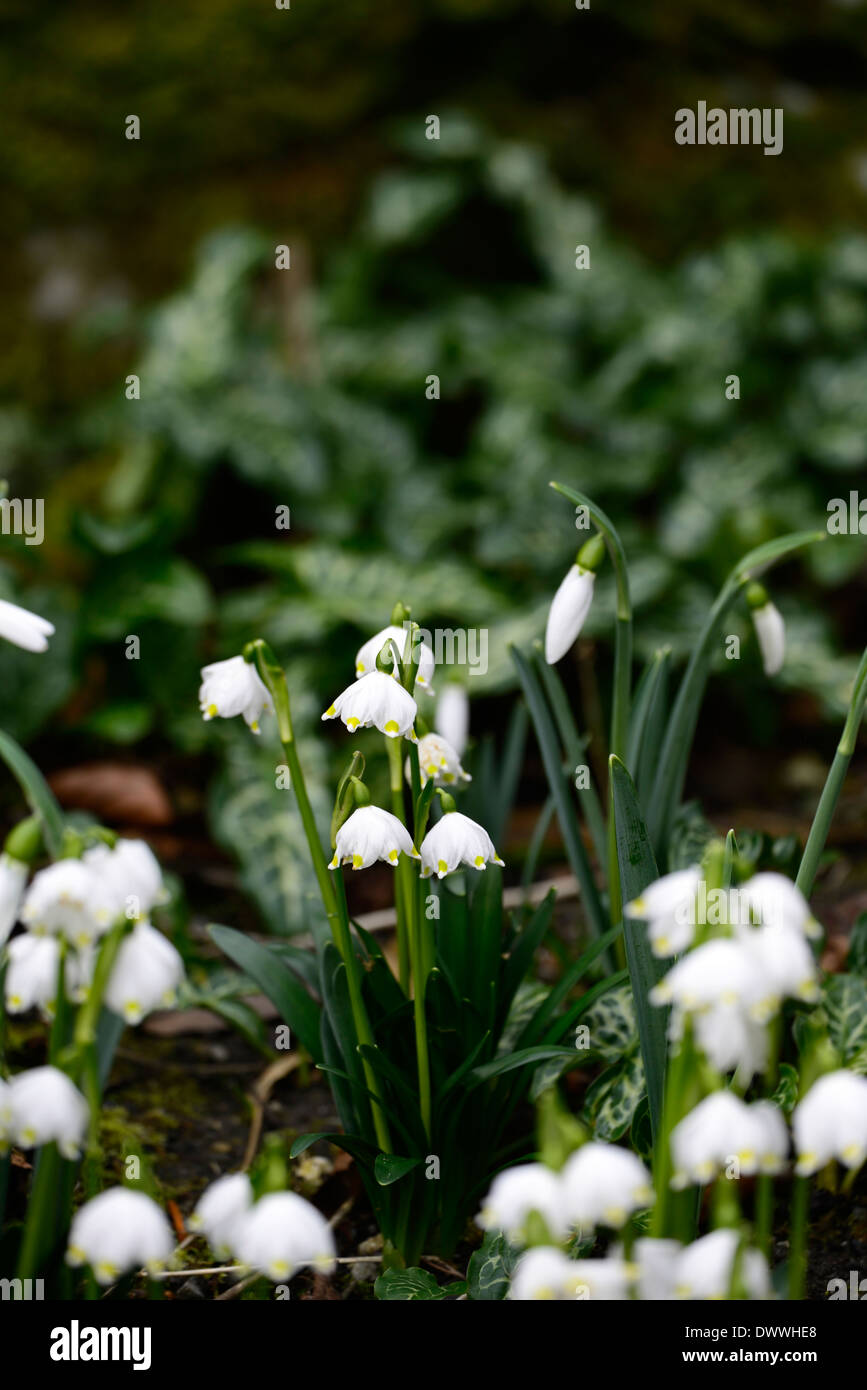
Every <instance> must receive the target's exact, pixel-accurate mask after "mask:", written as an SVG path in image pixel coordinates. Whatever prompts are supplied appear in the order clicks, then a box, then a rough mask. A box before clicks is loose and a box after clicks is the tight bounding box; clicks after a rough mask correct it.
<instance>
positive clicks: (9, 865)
mask: <svg viewBox="0 0 867 1390" xmlns="http://www.w3.org/2000/svg"><path fill="white" fill-rule="evenodd" d="M27 873H28V868H27V865H26V864H25V863H23V862H22V860H20V859H13V857H12V855H11V854H0V946H2V945H3V942H4V941H6V940H7V939H8V936H9V933H10V932H11V930H12V928H13V927H14V926H15V923H16V922H17V921H18V909H19V908H20V906H21V899H22V898H23V897H24V885H25V883H26V882H27Z"/></svg>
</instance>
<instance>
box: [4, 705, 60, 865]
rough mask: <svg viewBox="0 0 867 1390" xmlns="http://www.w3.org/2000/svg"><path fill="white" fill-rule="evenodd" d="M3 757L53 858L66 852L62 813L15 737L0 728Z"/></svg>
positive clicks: (33, 763) (36, 768)
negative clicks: (40, 829)
mask: <svg viewBox="0 0 867 1390" xmlns="http://www.w3.org/2000/svg"><path fill="white" fill-rule="evenodd" d="M0 758H2V759H3V761H4V763H5V764H6V766H7V767H8V769H9V771H10V772H11V773H12V776H13V777H14V778H15V780H16V782H17V783H18V785H19V787H20V788H21V790H22V791H23V793H24V796H25V798H26V800H27V805H28V806H29V807H30V809H31V811H32V812H33V814H34V815H36V816H38V817H39V819H40V821H41V823H42V833H43V835H44V837H45V844H46V846H47V848H48V850H49V851H50V853H51V855H52V857H53V858H55V859H56V858H57V857H58V856H59V855H60V854H61V852H62V850H63V812H62V811H61V809H60V807H59V805H58V804H57V800H56V799H55V796H54V793H53V792H52V791H51V788H50V787H49V785H48V783H47V782H46V780H45V778H44V777H43V776H42V773H41V772H40V771H39V768H38V767H37V766H36V764H35V762H34V761H33V759H32V758H31V757H30V755H29V754H28V753H25V752H24V749H23V748H22V747H21V745H20V744H19V743H16V742H15V739H14V738H10V736H9V734H7V733H4V731H3V730H2V729H0Z"/></svg>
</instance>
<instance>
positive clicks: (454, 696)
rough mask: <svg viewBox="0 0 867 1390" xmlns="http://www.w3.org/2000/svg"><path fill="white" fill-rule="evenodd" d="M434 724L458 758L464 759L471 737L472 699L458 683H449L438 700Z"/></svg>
mask: <svg viewBox="0 0 867 1390" xmlns="http://www.w3.org/2000/svg"><path fill="white" fill-rule="evenodd" d="M434 724H435V725H436V727H437V729H438V730H439V732H440V734H441V735H442V737H443V738H444V739H445V740H446V742H447V743H450V744H451V745H452V748H454V750H455V752H456V753H457V755H458V757H459V758H460V757H462V756H463V754H464V750H465V749H466V746H467V739H468V738H469V735H470V697H469V696H468V695H467V692H466V690H465V689H464V687H463V686H462V685H458V684H457V682H456V681H449V682H448V684H447V685H446V686H445V687H444V689H443V691H442V693H441V695H440V697H439V699H438V700H437V707H436V718H435V719H434Z"/></svg>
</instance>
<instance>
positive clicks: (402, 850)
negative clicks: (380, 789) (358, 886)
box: [328, 806, 420, 869]
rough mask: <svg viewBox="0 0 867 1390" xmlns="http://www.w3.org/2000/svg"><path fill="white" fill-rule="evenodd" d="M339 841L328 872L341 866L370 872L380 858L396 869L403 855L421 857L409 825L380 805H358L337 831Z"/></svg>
mask: <svg viewBox="0 0 867 1390" xmlns="http://www.w3.org/2000/svg"><path fill="white" fill-rule="evenodd" d="M336 841H337V843H336V845H335V849H334V858H333V859H332V860H331V863H330V864H329V865H328V867H329V869H336V868H338V867H339V866H340V865H341V864H351V865H352V867H353V869H367V868H369V867H370V865H371V864H375V863H376V862H377V860H380V859H381V860H382V861H383V862H384V863H386V864H391V865H392V866H393V867H394V866H395V865H396V864H397V861H398V858H399V856H400V855H401V854H408V855H409V857H410V858H411V859H419V858H420V855H419V853H418V850H417V849H416V848H415V846H414V844H413V842H412V837H411V836H410V833H409V831H408V830H407V828H406V826H405V825H404V824H403V823H402V822H401V821H399V820H398V818H397V816H393V815H392V814H391V812H390V811H384V810H382V808H381V807H379V806H359V807H358V808H357V809H356V810H355V811H353V812H352V815H351V816H350V817H349V819H348V820H346V821H344V823H343V825H342V826H341V827H340V829H339V830H338V832H337V836H336Z"/></svg>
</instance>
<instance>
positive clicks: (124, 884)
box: [81, 840, 166, 926]
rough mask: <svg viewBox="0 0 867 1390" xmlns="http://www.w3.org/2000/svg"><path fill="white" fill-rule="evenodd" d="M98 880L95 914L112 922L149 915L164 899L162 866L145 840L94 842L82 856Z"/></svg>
mask: <svg viewBox="0 0 867 1390" xmlns="http://www.w3.org/2000/svg"><path fill="white" fill-rule="evenodd" d="M81 858H82V863H83V864H85V865H86V866H87V868H88V869H90V870H91V872H92V874H93V877H94V879H95V880H96V882H97V883H98V884H99V895H98V899H97V901H96V903H95V904H94V909H93V910H94V915H95V916H96V917H97V918H101V919H104V920H105V921H106V925H107V926H111V925H112V924H113V923H114V922H115V921H116V920H117V919H118V918H119V917H122V916H125V917H126V918H127V919H128V920H129V921H135V920H137V919H138V918H140V917H146V916H147V915H148V913H149V912H150V910H151V908H153V907H155V906H156V905H157V904H158V903H161V902H165V900H166V891H165V888H164V886H163V875H162V869H161V868H160V866H159V863H158V862H157V859H156V856H155V854H154V852H153V850H152V849H151V848H150V845H147V844H145V842H144V840H118V841H117V842H116V844H115V845H114V847H113V848H109V846H108V845H94V846H93V848H92V849H88V850H85V852H84V854H83V855H82V856H81Z"/></svg>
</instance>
